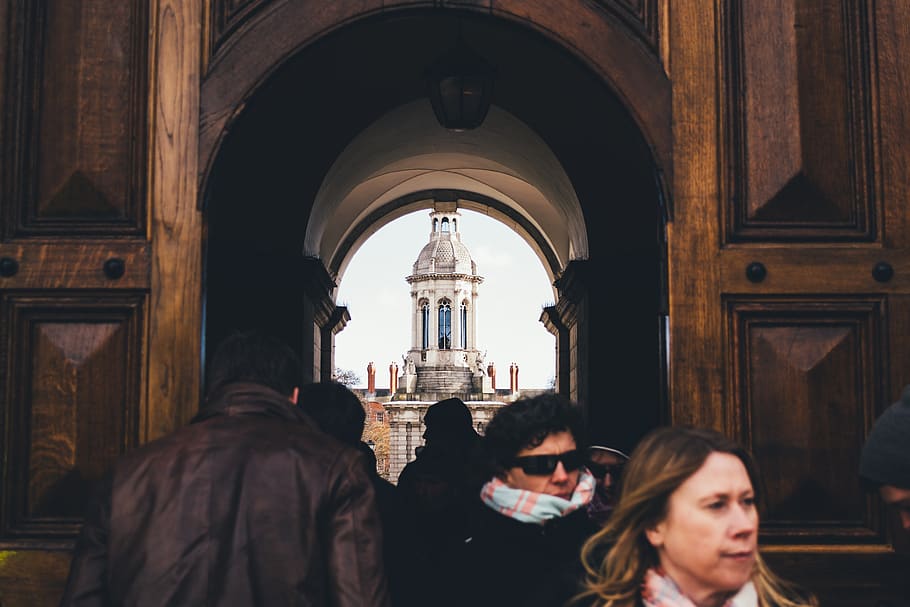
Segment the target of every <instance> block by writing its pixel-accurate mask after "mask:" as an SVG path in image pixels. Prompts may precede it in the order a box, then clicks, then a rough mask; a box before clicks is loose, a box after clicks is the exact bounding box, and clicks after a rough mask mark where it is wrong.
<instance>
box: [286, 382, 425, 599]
mask: <svg viewBox="0 0 910 607" xmlns="http://www.w3.org/2000/svg"><path fill="white" fill-rule="evenodd" d="M299 404H300V408H301V409H302V410H303V411H304V413H306V414H307V415H308V416H309V417H310V418H312V419H313V421H315V422H316V425H317V426H319V428H320V429H321V430H322V431H323V432H325V433H326V434H328V435H329V436H334V437H335V438H337V439H338V440H340V441H341V442H343V443H344V444H346V445H350V446H352V447H355V448H356V449H358V450H359V451H360V452H361V453H362V454H363V455H364V464H365V466H366V470H367V476H368V477H369V478H370V482H371V483H373V489H374V491H375V492H376V504H377V506H378V508H379V516H380V520H381V521H382V532H383V540H384V541H383V545H384V550H383V555H384V558H385V560H384V565H385V571H386V574H387V575H388V577H389V591H390V595H391V597H392V604H393V605H394V606H395V607H407V606H408V605H411V604H413V599H412V594H411V593H412V588H413V584H412V583H410V580H409V579H408V578H409V577H410V573H411V571H409V570H410V569H411V567H410V563H409V562H408V559H409V557H410V554H411V547H412V540H411V535H410V525H409V524H408V521H407V520H405V516H404V513H403V511H402V508H401V500H400V499H399V496H398V492H397V488H396V487H395V485H393V484H392V483H390V482H389V481H387V480H386V479H384V478H382V477H381V476H380V475H379V473H378V472H377V471H376V454H375V453H374V452H373V450H372V449H371V448H370V447H369V446H368V445H367V444H366V443H365V442H363V441H362V440H361V438H362V437H363V429H364V425H365V422H366V411H365V410H364V406H363V403H362V402H361V401H360V398H358V396H357V395H356V394H354V392H352V391H351V390H350V389H349V388H347V387H346V386H344V385H343V384H340V383H338V382H331V381H328V382H318V383H312V384H307V385H305V386H303V387H302V388H301V389H300V402H299Z"/></svg>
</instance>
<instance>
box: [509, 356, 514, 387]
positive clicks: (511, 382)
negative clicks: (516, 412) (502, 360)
mask: <svg viewBox="0 0 910 607" xmlns="http://www.w3.org/2000/svg"><path fill="white" fill-rule="evenodd" d="M509 392H512V393H514V392H515V363H512V364H510V365H509Z"/></svg>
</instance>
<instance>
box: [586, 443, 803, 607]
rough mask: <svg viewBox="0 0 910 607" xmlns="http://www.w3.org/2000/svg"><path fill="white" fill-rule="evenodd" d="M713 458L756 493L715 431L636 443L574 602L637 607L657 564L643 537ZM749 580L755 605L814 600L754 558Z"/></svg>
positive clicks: (591, 544)
mask: <svg viewBox="0 0 910 607" xmlns="http://www.w3.org/2000/svg"><path fill="white" fill-rule="evenodd" d="M712 453H729V454H730V455H734V456H736V457H737V458H739V460H740V461H741V462H742V463H743V465H744V466H745V468H746V472H747V473H748V475H749V480H750V481H751V482H752V487H753V489H754V490H755V491H756V494H757V493H758V482H757V481H758V477H757V475H756V471H755V464H754V462H753V461H752V457H751V455H749V452H748V451H746V450H745V449H744V448H743V447H742V446H740V445H739V444H737V443H736V442H734V441H732V440H730V439H728V438H727V437H725V436H724V435H723V434H720V433H719V432H715V431H714V430H708V429H700V428H688V427H680V426H674V427H665V428H658V429H657V430H654V431H653V432H651V433H650V434H648V435H647V436H646V437H645V438H644V439H642V441H641V442H640V443H639V444H638V446H637V447H636V448H635V450H634V451H633V452H632V455H631V457H630V459H629V463H628V464H627V465H626V467H625V471H624V472H623V481H622V490H621V491H620V498H619V503H618V504H617V506H616V509H615V510H614V511H613V514H611V515H610V520H609V521H608V522H607V525H606V526H605V527H604V528H603V529H602V530H601V531H599V532H598V533H596V534H595V535H594V536H592V537H591V539H589V540H588V541H587V542H586V543H585V545H584V547H583V548H582V553H581V557H582V563H583V564H584V567H585V571H586V572H587V581H586V584H585V586H586V589H585V591H584V592H582V594H580V595H579V596H578V597H576V598H577V600H578V601H579V602H581V601H584V602H585V603H588V602H589V601H591V600H593V601H594V602H595V603H596V604H598V605H603V606H604V607H631V606H632V605H635V604H636V600H637V596H638V592H639V589H640V588H641V584H642V581H643V580H644V578H645V572H646V571H647V570H648V569H649V568H651V567H656V566H657V565H658V564H659V559H658V555H657V551H656V550H655V549H654V547H653V546H652V545H651V544H650V542H648V539H647V537H646V535H645V532H646V531H647V530H648V529H651V528H653V527H654V526H655V525H657V524H658V523H659V522H660V521H662V520H663V519H664V518H665V517H666V515H667V506H668V503H669V499H670V495H671V494H672V493H673V492H674V491H676V489H678V488H679V486H680V485H682V484H683V483H684V482H685V480H686V479H687V478H689V477H690V476H692V475H693V474H695V472H697V471H698V470H699V469H700V468H701V467H702V465H703V464H704V463H705V460H707V459H708V456H709V455H711V454H712ZM752 581H753V582H754V584H755V588H756V590H757V592H758V597H759V604H760V605H765V606H767V605H778V606H780V607H805V606H807V605H816V604H817V603H816V602H815V599H814V598H811V597H809V598H805V597H803V596H800V594H801V593H798V592H797V591H796V589H795V588H794V587H793V586H791V585H790V584H788V583H786V582H784V581H783V580H781V579H780V578H778V577H777V576H775V575H774V574H773V573H771V571H770V570H769V569H768V567H767V565H765V563H764V561H763V560H762V558H761V557H760V556H758V555H756V560H755V570H754V573H753V576H752Z"/></svg>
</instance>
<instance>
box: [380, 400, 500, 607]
mask: <svg viewBox="0 0 910 607" xmlns="http://www.w3.org/2000/svg"><path fill="white" fill-rule="evenodd" d="M424 423H425V425H426V431H425V432H424V435H423V437H424V439H426V446H425V447H424V448H422V449H419V450H418V455H417V459H416V460H414V461H413V462H411V463H409V464H408V465H407V466H405V467H404V470H402V471H401V474H400V475H399V477H398V492H399V497H400V499H401V501H402V506H403V508H404V509H405V511H406V513H407V514H408V515H409V517H410V520H412V521H413V522H414V529H415V530H416V534H415V536H416V537H415V538H413V546H414V548H413V549H414V551H415V554H414V555H413V556H414V558H413V559H412V562H413V566H414V572H415V575H414V576H413V579H414V580H415V584H417V585H418V586H420V590H419V591H418V593H417V594H419V595H421V596H423V597H424V599H428V598H429V597H435V596H437V595H438V594H445V593H446V591H445V588H446V587H447V585H448V583H447V582H446V581H445V580H446V579H447V577H448V575H450V572H451V571H452V568H453V566H454V564H455V563H454V562H453V561H452V559H453V555H455V554H457V552H458V548H459V547H460V546H461V545H462V544H464V541H465V540H466V539H467V538H468V537H470V535H471V531H470V530H471V527H472V521H473V519H474V517H475V514H476V512H477V511H478V510H479V508H480V506H481V504H480V498H479V494H480V486H481V485H482V482H483V477H482V475H481V474H480V472H479V468H480V463H479V462H480V455H479V443H480V436H479V435H478V434H477V432H476V431H475V430H474V427H473V422H472V418H471V411H470V409H468V407H467V405H465V404H464V402H462V401H461V399H458V398H448V399H446V400H442V401H439V402H437V403H434V404H432V405H430V407H429V408H428V409H427V412H426V414H425V415H424ZM426 604H434V601H432V600H431V601H428V602H427V603H426Z"/></svg>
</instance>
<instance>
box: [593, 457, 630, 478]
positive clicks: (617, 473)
mask: <svg viewBox="0 0 910 607" xmlns="http://www.w3.org/2000/svg"><path fill="white" fill-rule="evenodd" d="M586 465H587V466H588V470H590V471H591V474H593V475H594V477H595V478H604V477H605V476H607V475H608V474H609V475H610V476H611V477H612V479H613V480H618V479H619V477H621V476H622V469H623V468H625V466H626V465H625V464H624V463H623V464H598V463H596V462H590V461H589V462H587V464H586Z"/></svg>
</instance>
